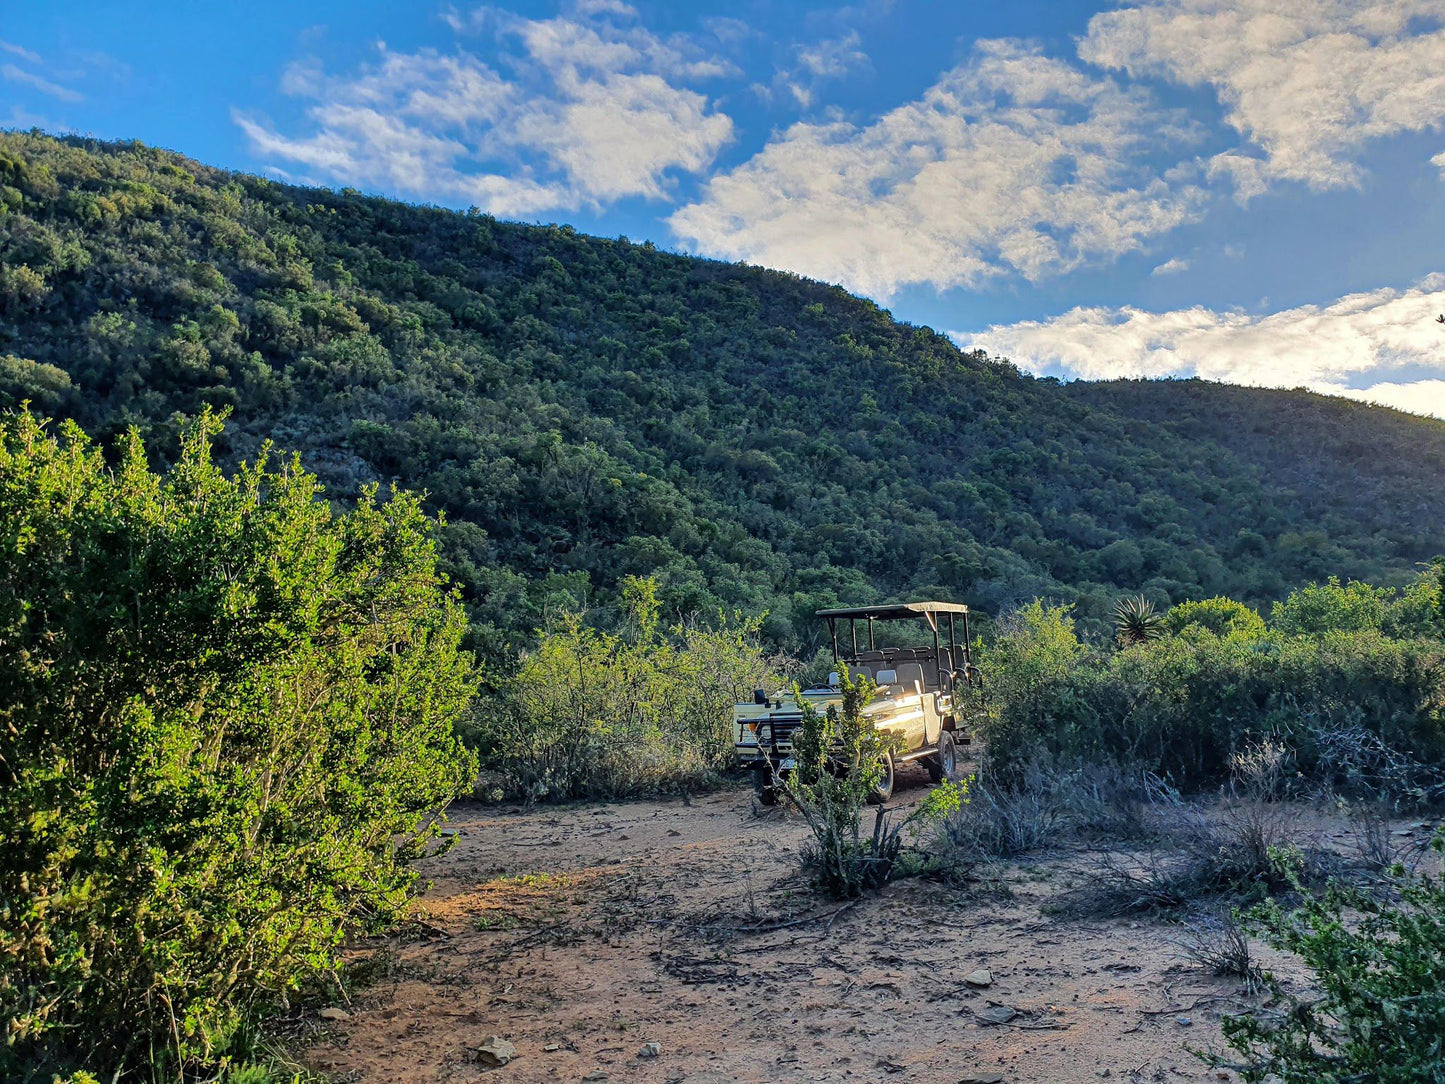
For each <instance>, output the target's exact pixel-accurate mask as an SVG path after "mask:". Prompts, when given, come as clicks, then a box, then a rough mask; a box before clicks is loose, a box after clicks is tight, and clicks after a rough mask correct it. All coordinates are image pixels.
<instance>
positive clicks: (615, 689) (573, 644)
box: [468, 578, 776, 801]
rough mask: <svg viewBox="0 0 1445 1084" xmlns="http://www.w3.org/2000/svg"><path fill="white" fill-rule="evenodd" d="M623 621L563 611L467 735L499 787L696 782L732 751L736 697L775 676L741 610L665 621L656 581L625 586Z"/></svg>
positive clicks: (668, 786)
mask: <svg viewBox="0 0 1445 1084" xmlns="http://www.w3.org/2000/svg"><path fill="white" fill-rule="evenodd" d="M624 598H625V601H626V604H627V607H628V616H627V620H626V622H625V626H624V628H622V629H621V630H619V631H617V632H607V631H604V630H602V629H598V628H594V627H592V626H590V625H588V624H587V623H586V622H585V620H584V618H583V615H582V614H580V613H563V614H562V615H561V616H560V617H559V618H558V620H557V621H556V623H555V625H554V626H553V627H552V628H551V629H548V630H544V631H543V632H542V633H541V634H540V636H539V642H538V645H537V647H536V648H535V649H534V650H532V651H530V652H528V653H527V654H526V655H525V656H524V657H523V659H522V662H521V665H520V667H519V668H518V670H517V672H516V674H515V676H514V677H513V678H511V679H510V680H509V681H508V682H507V683H506V687H505V688H504V690H503V691H502V692H501V693H500V694H499V695H497V696H495V697H491V698H488V699H487V700H485V701H483V702H481V703H480V704H479V705H478V707H477V711H476V715H475V717H474V719H473V720H472V723H471V724H470V728H469V730H468V734H469V736H470V737H471V739H472V740H473V741H474V742H475V743H476V745H477V746H478V748H479V749H480V750H481V752H482V757H483V765H484V767H485V768H487V769H488V770H489V772H490V773H492V774H493V775H495V777H497V778H498V779H499V780H500V787H501V789H502V790H503V792H504V793H509V794H512V795H516V796H520V797H523V798H527V799H549V800H555V801H560V800H564V799H568V798H577V797H585V796H592V797H599V796H600V797H615V796H620V795H626V794H638V793H643V792H648V791H659V790H676V789H684V788H690V787H699V786H704V785H706V784H708V783H710V782H712V781H714V780H715V779H716V777H717V773H718V772H719V771H720V770H722V769H723V768H725V767H727V766H728V765H729V764H730V763H731V760H732V756H733V740H734V738H733V731H732V706H733V705H734V704H735V703H737V702H738V701H740V700H746V699H750V698H751V697H752V693H753V690H754V689H755V688H758V687H763V686H769V687H770V686H771V685H773V684H775V683H776V678H774V677H773V676H772V675H771V674H770V672H769V667H768V664H767V661H766V660H765V659H764V657H763V655H762V651H761V649H760V647H759V646H758V640H757V632H758V627H759V622H758V621H757V620H753V619H748V618H744V617H742V616H740V615H736V614H734V615H732V616H729V617H720V618H719V619H718V620H717V621H716V622H714V623H712V624H708V623H705V622H701V621H695V620H694V621H688V622H684V623H682V624H680V625H678V626H676V627H674V628H671V629H665V628H663V627H662V625H661V623H660V621H659V618H658V609H659V607H658V600H657V585H656V583H655V582H654V581H652V580H644V579H636V578H633V579H629V580H628V581H626V582H625V584H624Z"/></svg>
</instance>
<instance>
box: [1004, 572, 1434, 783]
mask: <svg viewBox="0 0 1445 1084" xmlns="http://www.w3.org/2000/svg"><path fill="white" fill-rule="evenodd" d="M1358 587H1360V585H1351V587H1350V588H1349V589H1345V588H1336V587H1335V586H1333V585H1324V586H1323V587H1311V588H1306V589H1305V590H1304V591H1301V592H1297V593H1296V594H1295V595H1292V596H1291V597H1290V599H1289V600H1287V601H1286V603H1284V604H1283V605H1282V607H1281V609H1282V612H1283V614H1284V615H1285V625H1286V628H1287V630H1288V631H1281V630H1279V629H1273V628H1271V629H1267V630H1263V632H1261V630H1259V629H1257V628H1255V627H1254V626H1253V623H1252V622H1250V621H1249V620H1248V618H1247V617H1244V616H1243V615H1241V614H1240V613H1239V611H1238V610H1233V608H1232V607H1227V606H1225V605H1222V604H1221V602H1220V600H1212V601H1211V602H1210V603H1208V604H1207V605H1208V609H1207V611H1206V612H1207V613H1209V614H1210V617H1209V619H1208V621H1200V620H1193V619H1192V618H1191V619H1189V620H1184V616H1186V615H1181V617H1180V618H1179V620H1178V627H1179V628H1180V630H1181V633H1183V634H1181V635H1177V636H1171V637H1165V638H1163V639H1161V640H1156V641H1153V642H1146V643H1138V644H1133V645H1129V646H1124V647H1120V648H1119V649H1118V650H1110V649H1107V648H1090V647H1089V646H1087V645H1085V644H1083V643H1081V642H1080V641H1079V639H1078V637H1077V636H1076V635H1075V634H1074V631H1073V626H1072V622H1071V620H1070V618H1069V615H1068V612H1067V610H1066V609H1064V608H1060V607H1049V606H1046V605H1043V604H1041V603H1037V602H1036V603H1033V604H1031V605H1030V606H1028V607H1025V608H1024V609H1023V610H1021V611H1019V613H1018V614H1017V615H1015V616H1014V617H1013V618H1012V619H1010V620H1007V621H1004V622H1002V623H1001V625H1000V634H999V636H998V637H997V639H996V640H995V641H994V642H993V643H991V644H988V645H986V646H985V647H984V649H983V650H982V651H981V653H980V654H981V659H980V661H981V665H982V667H983V671H984V683H985V684H984V692H983V707H984V709H985V718H984V721H983V724H982V730H983V733H984V738H985V746H986V749H987V755H988V757H989V760H990V765H991V767H992V768H994V769H995V770H998V771H999V772H1000V773H1001V776H1002V778H1003V779H1004V780H1005V781H1006V780H1007V778H1008V777H1009V776H1010V774H1011V773H1012V774H1017V773H1018V772H1020V771H1022V770H1024V769H1025V767H1026V766H1027V765H1028V764H1029V763H1031V762H1032V761H1034V760H1036V759H1037V758H1039V757H1041V756H1042V757H1044V758H1045V759H1056V760H1060V761H1063V762H1072V761H1077V760H1083V761H1102V762H1113V763H1116V764H1119V765H1124V766H1128V767H1130V768H1142V769H1145V770H1149V771H1153V772H1157V773H1160V774H1162V775H1164V776H1167V777H1168V778H1171V779H1172V780H1174V782H1175V783H1176V784H1177V785H1181V786H1198V785H1202V784H1205V783H1210V782H1214V781H1218V780H1221V779H1223V778H1225V777H1226V776H1227V774H1228V766H1229V758H1230V756H1231V754H1233V753H1234V752H1236V751H1238V750H1240V749H1242V748H1244V747H1245V746H1247V745H1248V744H1250V743H1251V742H1255V741H1259V740H1261V739H1264V738H1269V737H1275V738H1279V739H1281V740H1283V741H1284V742H1285V743H1286V744H1287V745H1289V746H1290V747H1291V748H1292V749H1294V750H1295V752H1296V754H1297V757H1298V763H1299V767H1300V769H1301V770H1303V771H1304V772H1306V773H1312V772H1316V771H1320V770H1322V766H1324V765H1333V766H1334V767H1339V768H1344V767H1346V766H1344V765H1337V764H1336V763H1335V761H1336V759H1337V758H1335V756H1334V751H1333V750H1332V748H1330V743H1337V741H1338V739H1339V736H1340V735H1342V734H1346V733H1352V732H1361V733H1364V734H1367V735H1370V736H1372V738H1373V739H1377V740H1378V742H1379V743H1383V746H1384V747H1386V748H1388V749H1390V750H1394V751H1397V752H1399V753H1401V754H1404V755H1405V756H1406V758H1407V759H1408V760H1410V761H1411V762H1413V763H1416V764H1418V765H1421V766H1430V765H1438V764H1440V763H1442V761H1445V641H1442V640H1440V639H1438V638H1426V637H1420V636H1413V637H1410V638H1397V637H1392V636H1389V635H1386V634H1385V633H1384V632H1382V631H1380V629H1379V628H1378V627H1373V626H1371V625H1370V624H1369V622H1367V621H1364V619H1363V618H1362V617H1361V616H1360V615H1361V614H1362V613H1364V612H1368V613H1369V614H1372V615H1376V616H1377V617H1379V620H1380V621H1383V620H1384V618H1383V614H1384V613H1385V610H1386V606H1387V604H1389V603H1390V600H1389V599H1388V598H1386V599H1385V602H1384V603H1382V604H1381V606H1380V607H1379V608H1378V609H1377V608H1375V606H1374V603H1375V602H1376V601H1379V596H1378V593H1377V592H1375V589H1373V588H1371V589H1370V590H1369V591H1365V590H1363V589H1357V588H1358ZM1330 600H1334V601H1336V602H1338V603H1339V605H1340V608H1341V611H1342V612H1341V613H1340V614H1337V615H1335V616H1333V617H1332V616H1331V611H1329V609H1328V606H1327V605H1325V603H1327V602H1329V601H1330ZM1175 609H1176V611H1177V610H1181V609H1183V608H1182V607H1176V608H1175ZM1241 609H1242V608H1241ZM1174 612H1175V611H1171V614H1172V613H1174ZM1246 612H1247V611H1246ZM1196 613H1198V611H1196ZM1221 615H1227V616H1229V621H1228V622H1225V621H1216V620H1215V619H1216V618H1218V617H1220V616H1221ZM1306 615H1308V617H1306ZM1371 620H1375V618H1374V617H1372V618H1371ZM1210 623H1215V624H1218V625H1219V626H1220V627H1222V628H1226V629H1229V630H1230V631H1228V633H1227V634H1226V635H1224V636H1218V635H1215V634H1214V633H1213V632H1212V631H1211V630H1210V627H1209V624H1210ZM1377 624H1378V622H1377ZM1332 625H1333V626H1336V627H1334V628H1331V626H1332ZM1305 630H1308V631H1305ZM1334 767H1332V768H1331V770H1334Z"/></svg>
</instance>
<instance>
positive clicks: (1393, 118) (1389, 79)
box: [1079, 0, 1445, 200]
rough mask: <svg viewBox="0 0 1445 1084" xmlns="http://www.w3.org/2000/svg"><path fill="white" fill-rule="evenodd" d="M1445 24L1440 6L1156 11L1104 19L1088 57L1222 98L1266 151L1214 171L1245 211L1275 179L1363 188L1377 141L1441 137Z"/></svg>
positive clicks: (1374, 3)
mask: <svg viewBox="0 0 1445 1084" xmlns="http://www.w3.org/2000/svg"><path fill="white" fill-rule="evenodd" d="M1442 23H1445V5H1442V3H1441V2H1440V0H1305V2H1298V3H1281V2H1280V0H1155V2H1153V3H1144V4H1138V5H1136V6H1132V7H1126V8H1123V9H1121V10H1117V11H1106V12H1102V13H1100V14H1098V15H1095V16H1094V17H1093V18H1092V19H1091V20H1090V21H1089V29H1088V33H1087V34H1086V36H1085V37H1084V38H1083V40H1082V41H1081V42H1080V44H1079V55H1080V56H1081V57H1082V58H1083V59H1084V60H1086V61H1088V62H1090V63H1093V64H1097V65H1099V66H1101V67H1105V68H1111V69H1116V70H1123V71H1126V72H1128V73H1129V74H1130V75H1131V76H1133V77H1136V78H1137V77H1161V78H1165V79H1169V80H1173V81H1176V82H1179V83H1184V84H1187V85H1190V86H1206V85H1207V86H1210V87H1212V88H1213V89H1214V91H1215V93H1216V94H1217V95H1218V97H1219V100H1220V102H1221V103H1222V104H1223V106H1224V108H1225V119H1226V120H1227V121H1228V123H1229V124H1230V125H1231V126H1233V127H1234V128H1235V129H1237V130H1238V131H1239V132H1240V133H1241V134H1242V135H1243V136H1244V137H1245V138H1246V139H1247V140H1249V141H1250V142H1251V143H1252V144H1254V147H1255V150H1256V152H1257V153H1254V154H1241V153H1238V152H1230V153H1228V154H1225V155H1221V156H1220V157H1219V158H1218V159H1216V160H1215V163H1214V165H1215V168H1216V171H1217V172H1221V173H1225V174H1228V175H1230V176H1232V177H1233V178H1234V179H1235V181H1236V183H1237V185H1238V188H1237V192H1238V196H1239V198H1240V199H1242V200H1244V199H1248V198H1249V197H1250V196H1252V195H1257V194H1258V193H1259V192H1260V191H1262V190H1263V187H1264V185H1265V183H1266V181H1267V180H1268V179H1286V180H1294V181H1302V182H1305V183H1306V184H1308V185H1309V186H1310V187H1312V188H1315V189H1327V188H1335V187H1340V186H1343V185H1352V184H1357V183H1358V182H1359V179H1360V177H1361V175H1362V167H1361V165H1360V163H1359V161H1358V159H1359V157H1360V155H1361V151H1362V149H1363V147H1364V145H1365V144H1366V143H1367V142H1368V141H1369V140H1371V139H1375V138H1378V137H1381V136H1388V135H1394V134H1397V133H1401V132H1410V131H1422V130H1426V129H1438V128H1440V127H1441V126H1442V122H1445V27H1442ZM1260 155H1262V157H1260Z"/></svg>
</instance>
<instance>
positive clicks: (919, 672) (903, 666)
mask: <svg viewBox="0 0 1445 1084" xmlns="http://www.w3.org/2000/svg"><path fill="white" fill-rule="evenodd" d="M898 684H900V685H902V686H903V688H904V690H905V691H906V692H910V693H914V692H917V693H921V692H922V691H923V667H922V666H920V665H919V664H918V663H916V662H904V663H899V664H898Z"/></svg>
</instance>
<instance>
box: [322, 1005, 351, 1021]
mask: <svg viewBox="0 0 1445 1084" xmlns="http://www.w3.org/2000/svg"><path fill="white" fill-rule="evenodd" d="M319 1015H320V1016H321V1019H323V1020H350V1019H351V1014H350V1013H349V1012H347V1011H346V1010H345V1009H338V1008H336V1007H335V1006H328V1007H327V1008H324V1009H322V1010H321V1012H320V1014H319Z"/></svg>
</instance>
